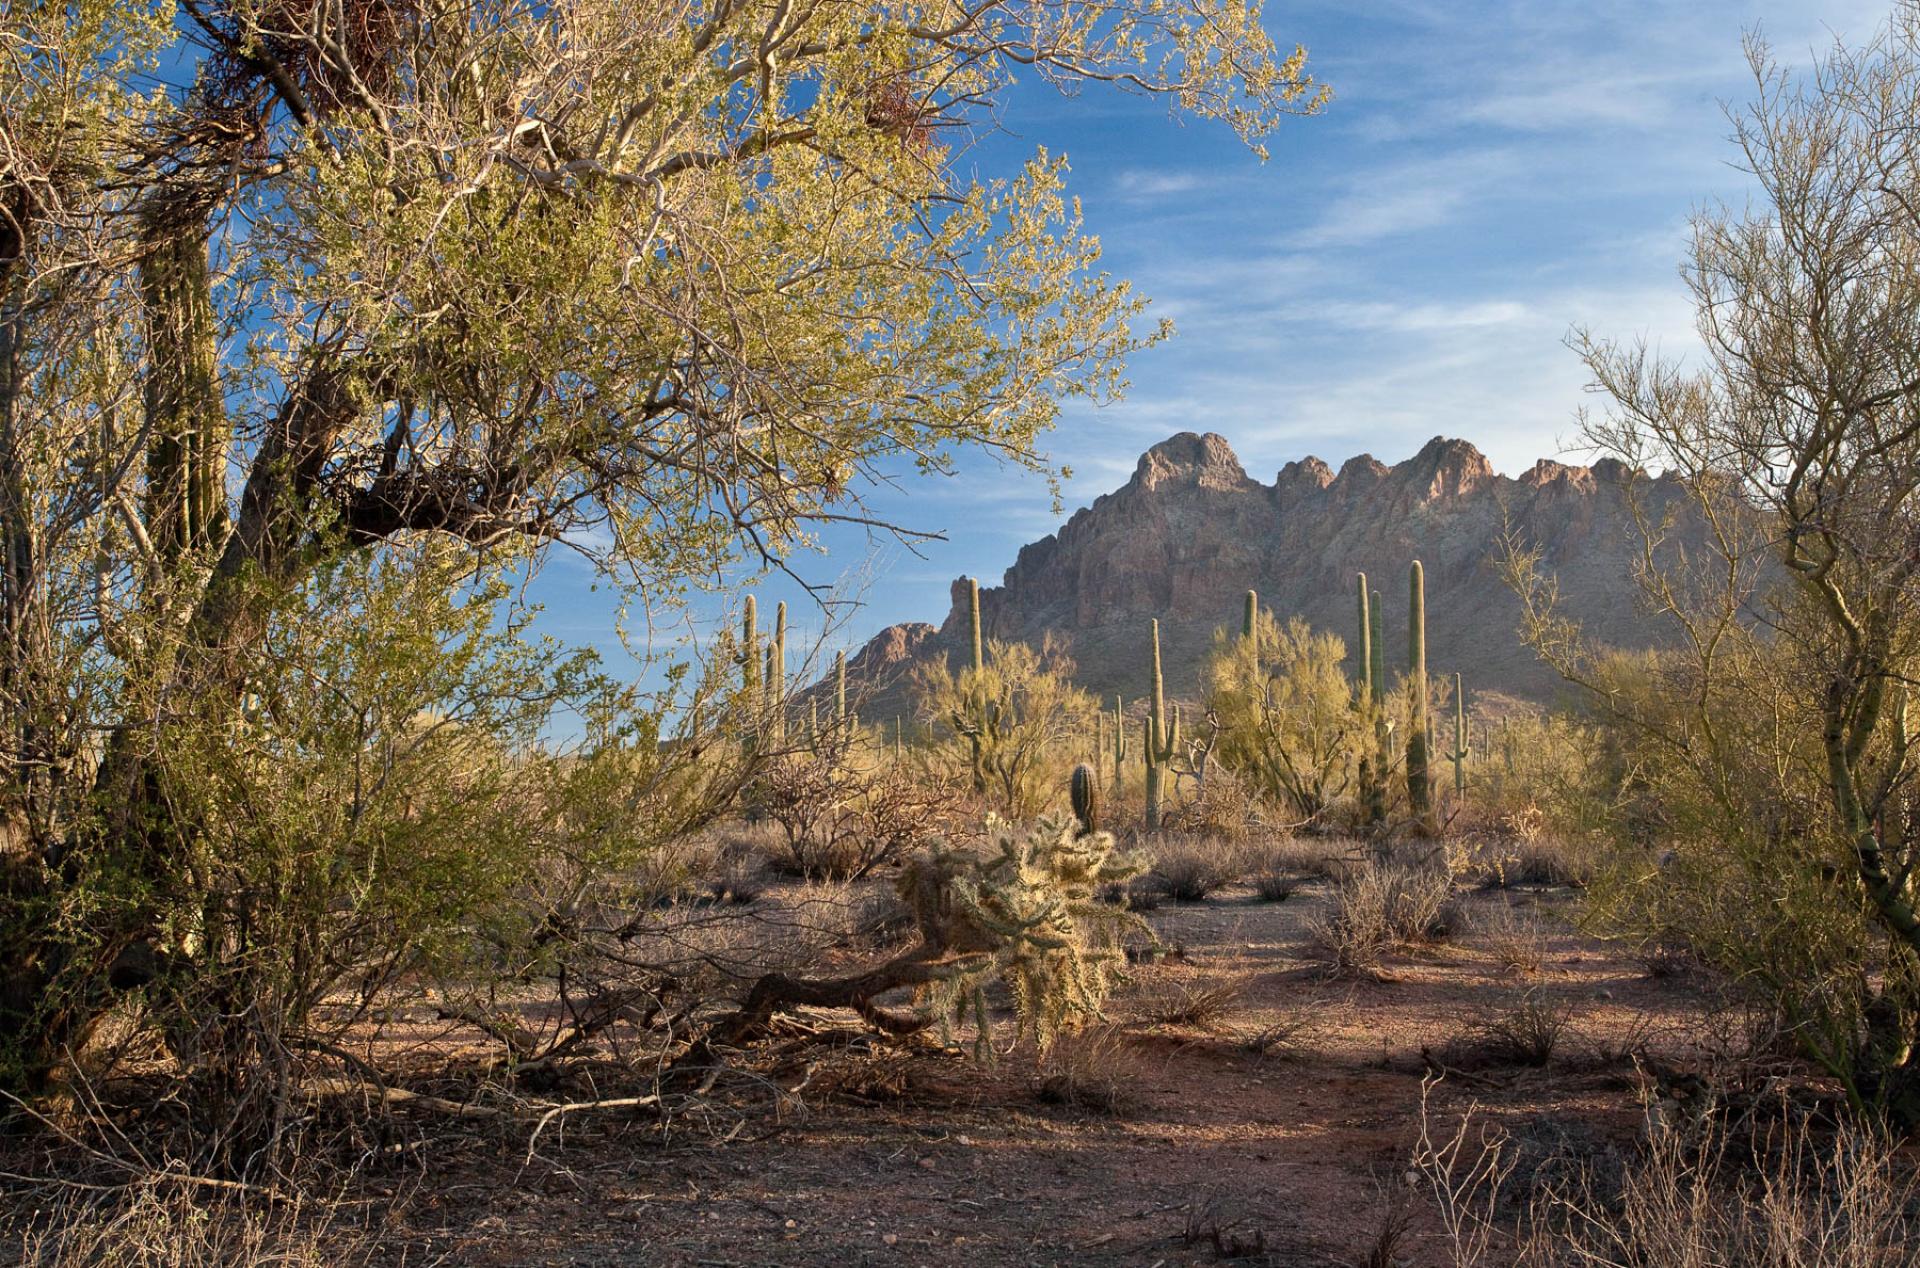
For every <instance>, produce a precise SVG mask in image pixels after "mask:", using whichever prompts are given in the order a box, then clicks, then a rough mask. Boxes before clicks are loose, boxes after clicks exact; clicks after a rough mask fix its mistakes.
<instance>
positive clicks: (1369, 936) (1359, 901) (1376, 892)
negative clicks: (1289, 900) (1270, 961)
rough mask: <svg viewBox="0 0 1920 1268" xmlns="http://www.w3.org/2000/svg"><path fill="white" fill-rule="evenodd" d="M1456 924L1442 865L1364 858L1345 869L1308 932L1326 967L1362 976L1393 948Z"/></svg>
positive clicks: (1438, 935) (1431, 937)
mask: <svg viewBox="0 0 1920 1268" xmlns="http://www.w3.org/2000/svg"><path fill="white" fill-rule="evenodd" d="M1457 920H1458V912H1457V910H1456V909H1455V907H1454V905H1453V876H1452V873H1451V872H1450V871H1449V870H1448V869H1447V868H1446V867H1445V866H1444V865H1443V864H1441V863H1438V862H1424V863H1397V862H1381V861H1376V860H1371V859H1369V860H1366V861H1363V862H1360V863H1356V864H1353V865H1352V866H1350V867H1348V868H1347V869H1346V871H1345V874H1344V875H1342V876H1341V878H1340V880H1339V881H1338V882H1337V883H1336V884H1335V886H1334V891H1333V905H1332V907H1331V908H1330V909H1329V910H1328V911H1327V912H1326V913H1324V914H1323V915H1321V916H1320V917H1319V918H1318V919H1317V920H1316V921H1315V922H1314V927H1313V928H1314V934H1315V938H1316V941H1317V942H1318V944H1319V946H1320V948H1321V951H1322V952H1323V954H1324V955H1325V957H1326V960H1327V963H1328V964H1329V966H1330V967H1332V968H1333V969H1335V970H1336V971H1341V972H1364V971H1371V970H1372V969H1374V968H1376V967H1377V966H1378V965H1379V963H1380V959H1381V957H1382V956H1384V955H1385V954H1386V953H1387V952H1388V951H1390V950H1392V949H1394V948H1395V947H1404V946H1416V945H1421V944H1425V943H1431V942H1435V941H1438V940H1440V939H1442V938H1445V937H1447V936H1448V935H1449V934H1451V933H1452V932H1453V929H1454V926H1455V924H1456V923H1457Z"/></svg>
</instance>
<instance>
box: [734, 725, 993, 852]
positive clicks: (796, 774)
mask: <svg viewBox="0 0 1920 1268" xmlns="http://www.w3.org/2000/svg"><path fill="white" fill-rule="evenodd" d="M960 792H961V790H960V787H959V785H958V784H957V783H956V782H954V781H953V780H952V779H950V778H943V777H941V776H939V775H937V774H933V773H930V772H926V771H917V770H913V769H910V768H908V767H906V766H900V765H895V764H893V763H890V762H882V763H867V762H865V761H863V760H856V758H855V755H854V754H852V753H850V752H848V751H847V749H846V746H845V745H842V744H839V743H830V744H826V745H823V746H821V747H820V748H819V749H818V750H817V751H814V752H804V753H791V754H786V755H783V756H780V757H777V758H774V759H772V760H771V761H770V762H769V763H768V765H767V770H766V774H765V776H764V777H763V778H762V780H761V783H760V785H759V788H758V799H759V806H760V810H761V813H763V814H765V815H766V816H767V818H769V819H770V820H772V821H773V822H774V823H775V824H777V825H779V828H780V834H781V835H780V840H779V843H778V845H777V847H776V848H775V849H774V850H773V851H771V853H770V855H769V861H770V862H771V863H772V865H773V866H774V867H775V868H776V869H777V870H779V871H783V872H788V873H791V874H794V875H797V876H805V877H809V878H812V879H819V880H858V879H860V878H861V877H863V876H866V875H867V874H868V873H870V872H872V871H873V870H874V869H875V868H878V867H883V866H886V865H888V864H891V863H895V862H897V861H899V860H900V859H901V858H903V857H905V856H906V855H908V854H910V853H912V852H913V851H915V850H919V849H922V848H924V847H925V846H927V845H928V844H930V843H931V842H932V841H934V840H935V839H936V838H938V837H941V836H943V835H945V834H946V833H947V832H949V831H950V830H951V829H952V827H953V826H954V825H955V823H956V822H957V821H958V815H959V798H960Z"/></svg>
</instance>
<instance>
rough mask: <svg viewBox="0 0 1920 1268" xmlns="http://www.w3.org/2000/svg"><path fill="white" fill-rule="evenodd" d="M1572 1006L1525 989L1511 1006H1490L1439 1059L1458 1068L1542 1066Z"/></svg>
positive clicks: (1566, 1028) (1566, 1026)
mask: <svg viewBox="0 0 1920 1268" xmlns="http://www.w3.org/2000/svg"><path fill="white" fill-rule="evenodd" d="M1573 1012H1574V1010H1573V1005H1571V1004H1564V1003H1555V1002H1554V1001H1552V1000H1550V999H1547V998H1544V997H1542V996H1541V995H1539V994H1537V993H1535V992H1533V991H1529V992H1527V995H1526V998H1524V999H1522V1000H1521V1001H1520V1002H1519V1003H1518V1004H1516V1005H1514V1006H1513V1007H1512V1008H1505V1009H1491V1010H1488V1011H1487V1012H1486V1013H1484V1014H1483V1015H1482V1016H1481V1017H1480V1018H1479V1019H1478V1020H1477V1021H1475V1022H1474V1023H1473V1024H1472V1025H1470V1026H1468V1027H1467V1028H1466V1029H1465V1030H1464V1031H1462V1032H1461V1033H1460V1034H1458V1035H1456V1036H1455V1037H1454V1038H1453V1039H1451V1040H1449V1041H1448V1042H1447V1044H1446V1046H1445V1047H1444V1048H1443V1049H1442V1050H1441V1060H1442V1061H1443V1062H1444V1063H1445V1064H1446V1065H1448V1066H1450V1067H1453V1068H1454V1069H1459V1070H1475V1069H1483V1068H1486V1067H1489V1066H1526V1067H1528V1068H1531V1069H1542V1068H1544V1067H1545V1066H1546V1065H1547V1064H1548V1063H1549V1062H1551V1061H1552V1060H1553V1054H1554V1052H1555V1051H1556V1050H1558V1049H1559V1047H1560V1046H1561V1043H1562V1042H1563V1041H1564V1040H1565V1039H1566V1037H1567V1035H1568V1033H1569V1032H1570V1030H1571V1028H1572V1025H1573Z"/></svg>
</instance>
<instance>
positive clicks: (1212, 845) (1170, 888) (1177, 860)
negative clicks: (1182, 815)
mask: <svg viewBox="0 0 1920 1268" xmlns="http://www.w3.org/2000/svg"><path fill="white" fill-rule="evenodd" d="M1247 861H1248V855H1247V851H1246V850H1245V849H1244V848H1243V847H1242V846H1241V845H1240V844H1239V843H1238V842H1236V841H1233V840H1230V839H1228V838H1226V837H1217V836H1188V835H1185V834H1179V835H1162V836H1160V837H1158V838H1156V839H1155V841H1154V844H1153V866H1152V868H1151V870H1150V871H1149V872H1148V881H1149V883H1150V884H1152V885H1153V886H1154V887H1156V888H1158V889H1159V890H1160V892H1162V893H1164V894H1165V895H1166V896H1167V897H1169V898H1171V899H1173V900H1174V901H1175V902H1182V903H1197V902H1201V901H1203V900H1204V899H1206V898H1207V897H1208V895H1210V894H1212V893H1213V892H1214V891H1215V890H1217V889H1221V888H1224V887H1225V886H1228V885H1232V884H1234V883H1235V882H1236V881H1238V880H1239V879H1240V878H1241V877H1242V876H1244V875H1245V874H1246V867H1247Z"/></svg>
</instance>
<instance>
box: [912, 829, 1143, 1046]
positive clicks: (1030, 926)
mask: <svg viewBox="0 0 1920 1268" xmlns="http://www.w3.org/2000/svg"><path fill="white" fill-rule="evenodd" d="M1145 866H1146V865H1145V863H1144V861H1142V860H1141V859H1138V858H1135V857H1133V856H1131V855H1125V854H1121V853H1119V852H1118V850H1117V848H1116V845H1115V843H1114V839H1113V836H1112V834H1111V833H1107V832H1082V831H1081V830H1080V829H1079V825H1077V824H1076V823H1075V822H1074V821H1073V820H1071V819H1065V818H1056V817H1047V818H1042V819H1040V820H1039V821H1038V822H1036V823H1034V824H1033V825H1032V826H1031V827H1028V828H1025V829H1020V828H1016V827H1014V826H1013V825H1011V824H1009V823H1007V822H1006V821H1004V820H1002V819H1000V818H999V817H998V816H992V815H990V816H988V818H987V839H986V841H985V843H984V844H983V845H981V846H980V847H979V848H977V849H974V850H965V849H946V848H935V849H934V850H931V851H929V852H928V853H927V854H926V855H924V856H922V857H921V858H918V859H915V860H914V861H913V862H911V863H909V864H908V865H907V866H906V867H905V868H904V869H902V871H901V875H900V886H899V888H900V896H901V898H902V899H904V900H905V902H906V904H907V907H908V908H909V909H910V910H911V911H912V912H913V915H914V920H915V923H916V924H917V925H918V926H919V929H920V937H921V944H922V948H923V949H924V951H925V952H926V953H928V954H930V955H932V956H933V957H935V958H934V960H933V972H932V973H931V974H930V975H929V981H928V982H927V985H926V990H925V993H924V996H923V1000H924V1004H925V1006H926V1007H927V1008H928V1009H929V1010H930V1011H931V1013H932V1015H933V1016H934V1017H935V1018H936V1019H938V1021H939V1022H940V1024H941V1026H942V1029H943V1032H944V1033H945V1034H946V1035H947V1036H948V1037H949V1038H951V1035H952V1026H953V1024H954V1023H955V1022H961V1021H964V1020H966V1018H967V1017H968V1015H969V1014H971V1016H972V1017H973V1020H974V1022H975V1024H976V1026H977V1027H978V1031H977V1037H976V1039H975V1041H974V1050H975V1052H976V1054H977V1055H979V1056H982V1057H987V1056H990V1055H991V1053H992V1046H991V1044H990V1042H989V1037H990V1023H991V1014H990V1013H989V1012H988V1010H987V1002H986V986H987V983H988V982H990V981H992V980H993V979H995V978H998V979H1000V980H1002V981H1004V982H1005V983H1006V984H1007V987H1008V989H1009V991H1010V993H1011V994H1012V996H1013V1007H1014V1016H1015V1019H1016V1021H1017V1023H1018V1026H1019V1035H1020V1037H1021V1038H1027V1039H1032V1040H1033V1042H1034V1043H1035V1045H1036V1046H1038V1047H1040V1048H1043V1049H1044V1048H1045V1047H1047V1046H1048V1045H1049V1044H1051V1043H1052V1042H1053V1040H1054V1038H1055V1037H1056V1036H1057V1035H1059V1034H1060V1033H1061V1032H1062V1031H1065V1030H1071V1029H1074V1028H1076V1027H1078V1026H1080V1025H1082V1024H1084V1023H1086V1022H1088V1021H1092V1020H1094V1019H1096V1018H1098V1017H1099V1016H1100V1010H1101V1007H1102V1005H1103V1004H1104V1003H1105V1002H1106V997H1107V993H1108V991H1109V990H1110V989H1111V986H1112V983H1113V979H1114V975H1115V972H1116V970H1118V969H1119V968H1120V967H1121V966H1122V965H1123V963H1124V961H1125V956H1124V954H1123V952H1122V947H1121V939H1122V937H1123V936H1124V935H1125V934H1126V933H1127V932H1128V931H1130V930H1137V931H1141V932H1149V931H1148V930H1147V926H1146V925H1145V923H1144V922H1143V921H1142V920H1141V919H1140V917H1139V916H1137V915H1135V914H1133V913H1132V912H1128V911H1125V910H1123V909H1121V908H1119V907H1116V906H1113V905H1111V904H1108V903H1103V902H1101V901H1100V900H1099V898H1098V893H1099V890H1100V888H1101V887H1102V886H1104V885H1108V884H1112V883H1115V882H1120V881H1126V880H1129V879H1131V878H1133V877H1135V876H1138V875H1139V874H1140V873H1141V872H1142V871H1144V870H1145ZM1149 936H1151V934H1150V932H1149Z"/></svg>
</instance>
